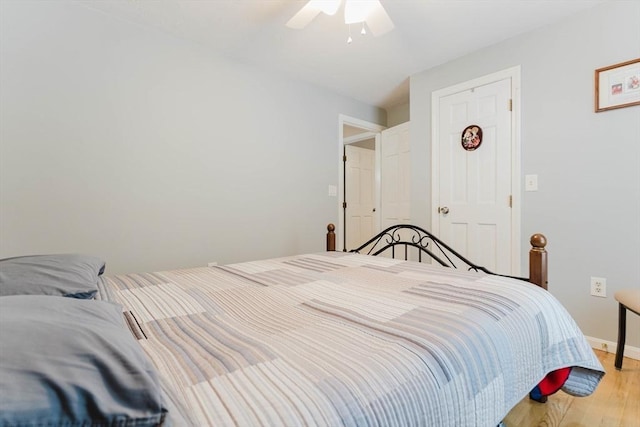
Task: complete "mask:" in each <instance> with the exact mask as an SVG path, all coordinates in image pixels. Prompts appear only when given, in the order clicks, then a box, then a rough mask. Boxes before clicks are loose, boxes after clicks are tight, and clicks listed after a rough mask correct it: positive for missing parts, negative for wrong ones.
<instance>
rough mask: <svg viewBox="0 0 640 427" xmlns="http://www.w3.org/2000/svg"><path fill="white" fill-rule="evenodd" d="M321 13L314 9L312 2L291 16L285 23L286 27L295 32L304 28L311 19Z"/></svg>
mask: <svg viewBox="0 0 640 427" xmlns="http://www.w3.org/2000/svg"><path fill="white" fill-rule="evenodd" d="M320 12H321V10H320V9H318V8H317V7H316V5H315V4H314V2H313V0H312V1H310V2H308V3H307V4H305V5H304V6H303V7H302V9H300V11H298V13H296V14H295V15H293V17H292V18H291V19H289V22H287V27H289V28H293V29H296V30H300V29H302V28H304V27H306V26H307V25H308V24H309V22H311V21H313V18H315V17H316V16H318V14H319V13H320Z"/></svg>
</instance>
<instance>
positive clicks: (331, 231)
mask: <svg viewBox="0 0 640 427" xmlns="http://www.w3.org/2000/svg"><path fill="white" fill-rule="evenodd" d="M335 229H336V226H335V225H333V224H329V225H327V251H335V250H336V233H335Z"/></svg>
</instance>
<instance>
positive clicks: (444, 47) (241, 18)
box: [79, 0, 611, 108]
mask: <svg viewBox="0 0 640 427" xmlns="http://www.w3.org/2000/svg"><path fill="white" fill-rule="evenodd" d="M604 1H611V0H381V2H382V4H383V6H384V7H385V9H386V11H387V13H388V15H389V16H390V18H391V20H392V21H393V22H394V24H395V29H394V30H393V31H391V32H389V33H387V34H384V35H382V36H380V37H373V36H371V35H370V34H369V35H366V36H361V35H360V29H361V28H360V27H358V26H352V34H353V39H354V40H353V43H351V44H347V43H346V39H347V35H348V28H347V26H346V25H345V24H344V19H343V15H342V13H343V10H344V9H343V7H341V8H340V10H339V11H338V13H337V14H336V15H334V16H327V15H324V14H320V15H319V16H318V17H317V18H316V19H315V20H314V21H313V22H311V23H310V24H309V25H308V26H307V27H306V28H305V29H303V30H293V29H290V28H287V27H286V26H285V24H286V22H287V21H288V20H289V19H290V18H291V17H292V16H293V15H294V14H295V13H296V12H297V11H298V10H299V9H300V8H301V7H302V6H304V4H305V3H306V1H293V0H80V1H79V2H80V3H82V4H84V5H87V6H89V7H91V8H94V9H99V10H101V11H104V12H106V13H109V14H112V15H115V16H118V17H120V18H122V19H125V20H128V21H130V22H135V23H138V24H141V25H145V26H150V27H155V28H157V29H160V30H162V31H166V32H169V33H172V34H174V35H177V36H179V37H182V38H185V39H189V40H193V41H196V42H198V43H202V44H203V45H205V46H207V47H208V48H210V49H211V51H212V52H215V53H217V54H221V55H224V56H227V57H229V58H232V59H234V60H238V61H241V62H243V63H248V64H251V65H255V66H258V67H265V68H269V69H272V70H276V71H282V72H285V73H288V74H289V75H292V76H294V77H295V78H298V79H300V80H303V81H307V82H310V83H313V84H316V85H319V86H322V87H325V88H328V89H331V90H333V91H335V92H338V93H340V94H343V95H345V96H348V97H351V98H354V99H357V100H359V101H362V102H365V103H367V104H370V105H375V106H379V107H382V108H389V107H393V106H395V105H398V104H403V103H406V102H408V101H409V76H411V75H412V74H415V73H417V72H420V71H423V70H426V69H428V68H431V67H434V66H436V65H439V64H442V63H445V62H447V61H450V60H452V59H454V58H457V57H460V56H463V55H465V54H467V53H469V52H472V51H474V50H477V49H480V48H482V47H485V46H489V45H491V44H494V43H497V42H499V41H501V40H504V39H507V38H510V37H513V36H515V35H517V34H520V33H523V32H527V31H530V30H532V29H535V28H538V27H541V26H544V25H547V24H550V23H552V22H555V21H558V20H561V19H562V18H564V17H566V16H569V15H571V14H575V13H579V12H580V11H582V10H585V9H587V8H590V7H593V6H595V5H597V4H599V3H602V2H604Z"/></svg>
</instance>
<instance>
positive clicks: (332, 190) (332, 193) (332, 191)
mask: <svg viewBox="0 0 640 427" xmlns="http://www.w3.org/2000/svg"><path fill="white" fill-rule="evenodd" d="M328 194H329V197H336V196H337V195H338V187H336V186H335V185H330V186H329V191H328Z"/></svg>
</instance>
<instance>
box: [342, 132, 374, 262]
mask: <svg viewBox="0 0 640 427" xmlns="http://www.w3.org/2000/svg"><path fill="white" fill-rule="evenodd" d="M344 151H345V177H346V181H345V193H346V194H345V199H346V202H347V203H346V210H345V213H346V215H345V216H346V239H347V240H346V241H347V250H351V249H355V248H357V247H358V246H360V245H361V244H363V243H364V242H366V241H367V240H368V239H370V238H371V237H373V236H374V235H375V234H376V232H377V231H376V229H375V224H376V221H375V214H376V212H375V209H374V208H375V149H371V148H363V147H358V146H356V145H354V144H349V145H345V146H344Z"/></svg>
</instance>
